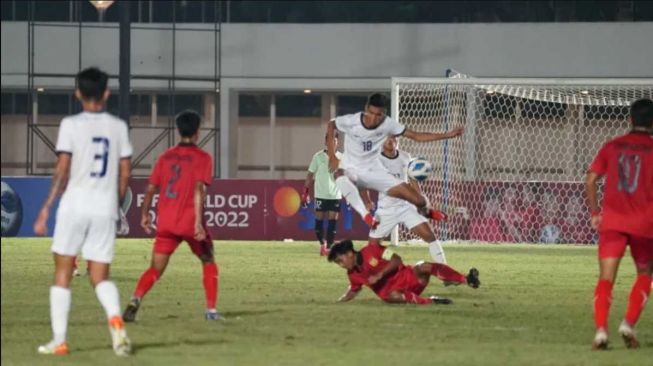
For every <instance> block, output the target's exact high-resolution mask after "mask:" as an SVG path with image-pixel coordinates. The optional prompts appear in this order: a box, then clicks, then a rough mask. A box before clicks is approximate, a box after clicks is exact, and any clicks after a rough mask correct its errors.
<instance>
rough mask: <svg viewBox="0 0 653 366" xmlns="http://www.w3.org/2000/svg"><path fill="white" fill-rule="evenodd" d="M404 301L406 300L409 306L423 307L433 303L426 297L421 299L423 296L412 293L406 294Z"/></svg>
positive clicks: (407, 292)
mask: <svg viewBox="0 0 653 366" xmlns="http://www.w3.org/2000/svg"><path fill="white" fill-rule="evenodd" d="M404 299H406V302H407V303H409V304H420V305H423V304H430V303H431V300H430V299H427V298H425V297H421V296H419V295H417V294H416V293H414V292H410V291H406V292H404Z"/></svg>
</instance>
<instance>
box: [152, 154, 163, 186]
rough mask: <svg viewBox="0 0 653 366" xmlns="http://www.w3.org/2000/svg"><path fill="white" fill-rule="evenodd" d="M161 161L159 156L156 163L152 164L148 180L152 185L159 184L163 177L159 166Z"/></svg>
mask: <svg viewBox="0 0 653 366" xmlns="http://www.w3.org/2000/svg"><path fill="white" fill-rule="evenodd" d="M161 161H162V159H161V158H159V160H157V161H156V163H155V164H154V169H153V170H152V174H151V175H150V182H149V183H150V184H153V185H155V186H157V187H160V186H161V179H163V178H162V177H161V169H162V168H161V165H162V163H161Z"/></svg>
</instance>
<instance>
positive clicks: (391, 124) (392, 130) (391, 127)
mask: <svg viewBox="0 0 653 366" xmlns="http://www.w3.org/2000/svg"><path fill="white" fill-rule="evenodd" d="M385 124H387V127H386V128H387V131H388V133H389V134H390V135H393V136H401V135H403V134H404V132H406V126H404V125H402V124H401V123H399V122H397V121H396V120H395V119H394V118H390V117H388V119H387V120H386V121H385Z"/></svg>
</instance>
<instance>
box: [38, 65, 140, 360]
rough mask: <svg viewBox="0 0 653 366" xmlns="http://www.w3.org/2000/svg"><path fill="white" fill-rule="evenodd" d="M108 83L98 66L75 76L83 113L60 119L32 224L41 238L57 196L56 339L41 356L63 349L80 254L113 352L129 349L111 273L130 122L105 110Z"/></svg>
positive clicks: (41, 349)
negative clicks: (45, 190)
mask: <svg viewBox="0 0 653 366" xmlns="http://www.w3.org/2000/svg"><path fill="white" fill-rule="evenodd" d="M107 81H108V75H107V74H106V73H105V72H103V71H100V70H99V69H97V68H88V69H85V70H83V71H81V72H80V73H79V74H77V89H76V90H75V96H76V97H77V99H78V100H79V101H80V102H81V104H82V109H83V112H81V113H79V114H76V115H74V116H68V117H66V118H64V119H63V120H62V121H61V125H60V127H59V136H58V138H57V146H56V149H57V162H56V166H55V171H54V175H53V176H52V185H51V188H50V192H49V194H48V197H47V198H46V200H45V202H44V204H43V207H42V208H41V211H40V212H39V214H38V217H37V219H36V221H35V222H34V232H35V233H36V234H37V235H41V236H43V235H46V234H47V226H46V225H47V220H48V216H49V214H50V208H51V207H52V204H53V203H54V202H55V200H56V199H57V197H59V195H61V201H60V202H59V208H58V210H57V216H56V224H55V228H54V235H53V242H52V252H53V254H54V265H55V269H54V284H53V286H52V287H50V321H51V323H52V332H53V338H52V340H51V341H50V342H49V343H47V344H45V345H42V346H40V347H39V348H38V352H39V353H42V354H58V355H62V354H67V353H68V344H67V342H66V331H67V328H68V314H69V312H70V303H71V292H70V282H71V278H72V273H73V262H74V260H75V256H77V255H78V254H79V253H80V251H81V254H82V256H83V257H84V259H85V260H86V261H87V262H88V268H89V279H90V281H91V285H92V286H93V287H94V288H95V294H96V295H97V298H98V300H99V301H100V303H101V304H102V307H103V308H104V310H105V312H106V315H107V319H108V324H109V330H110V333H111V338H112V341H113V350H114V352H115V353H116V354H117V355H119V356H126V355H128V354H129V353H130V351H131V344H130V341H129V338H127V333H126V331H125V326H124V324H123V321H122V318H121V316H120V299H119V297H118V288H116V285H115V284H114V283H113V282H112V281H110V280H109V279H108V277H109V267H110V264H111V260H112V259H113V252H114V239H115V236H116V221H117V220H118V202H119V200H120V201H122V199H123V198H124V197H125V194H126V192H127V183H128V181H129V175H130V170H131V161H130V159H131V155H132V147H131V144H130V142H129V135H128V129H127V124H126V123H125V122H124V121H122V120H120V119H118V118H117V117H114V116H112V115H110V114H108V113H106V112H103V109H104V106H105V104H106V101H107V99H108V98H109V90H108V89H107Z"/></svg>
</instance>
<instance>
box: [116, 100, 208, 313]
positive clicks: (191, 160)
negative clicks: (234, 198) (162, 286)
mask: <svg viewBox="0 0 653 366" xmlns="http://www.w3.org/2000/svg"><path fill="white" fill-rule="evenodd" d="M176 123H177V130H178V131H179V134H180V135H181V142H180V143H179V144H178V145H177V146H175V147H172V148H170V149H168V150H167V151H166V152H164V153H163V154H162V155H161V156H160V157H159V159H158V160H157V162H156V165H155V166H154V170H153V171H152V175H151V176H150V182H149V184H148V186H147V191H146V192H145V198H144V200H143V207H142V211H141V226H142V227H143V229H144V230H145V232H146V233H148V234H151V233H152V222H151V219H150V214H149V209H150V206H151V203H152V198H153V196H154V194H155V193H156V192H158V191H159V188H161V192H160V194H159V204H158V210H157V215H156V216H157V223H156V237H155V239H154V248H153V250H152V262H151V265H150V268H148V269H147V270H146V271H145V272H144V273H143V274H142V275H141V278H140V279H139V280H138V284H137V285H136V289H135V290H134V294H133V295H132V298H131V301H130V302H129V304H128V305H127V308H126V309H125V311H124V313H123V319H124V320H125V321H127V322H133V321H134V320H135V319H136V312H137V311H138V308H139V307H140V305H141V302H142V300H143V297H144V296H145V295H146V294H147V293H148V292H149V291H150V289H152V286H154V283H155V282H156V281H157V280H158V279H159V278H161V276H162V275H163V271H165V269H166V267H167V265H168V261H169V260H170V256H171V255H172V253H174V251H175V250H176V249H177V247H178V246H179V244H180V243H181V242H182V241H186V242H187V243H188V245H189V246H190V249H191V250H192V251H193V253H194V254H195V255H196V256H197V257H198V258H199V260H200V261H201V262H202V268H203V273H204V280H203V281H204V291H205V295H206V313H205V317H206V319H207V320H218V319H219V318H220V314H219V313H218V312H217V310H216V301H217V296H218V266H217V265H216V263H215V259H214V258H213V242H212V241H211V237H210V235H209V233H208V232H207V230H206V227H205V223H204V202H205V201H206V187H207V186H209V185H210V184H211V181H212V179H213V178H212V172H211V171H212V167H213V163H212V159H211V156H210V155H209V154H207V153H206V152H204V151H203V150H202V149H200V148H199V147H197V145H195V143H196V142H197V139H198V136H199V126H200V116H199V115H198V114H197V113H195V112H192V111H185V112H182V113H180V114H179V115H178V116H177V117H176Z"/></svg>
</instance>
